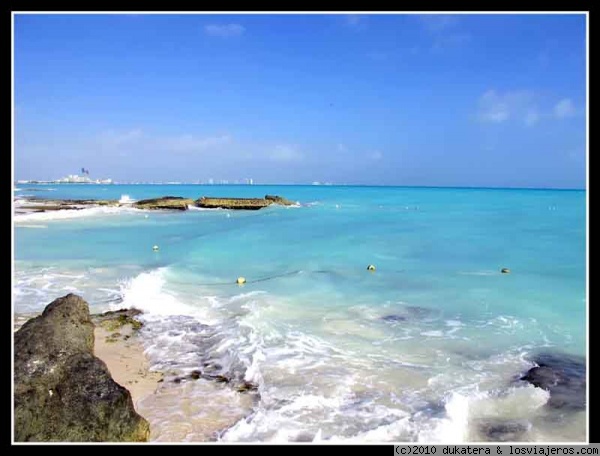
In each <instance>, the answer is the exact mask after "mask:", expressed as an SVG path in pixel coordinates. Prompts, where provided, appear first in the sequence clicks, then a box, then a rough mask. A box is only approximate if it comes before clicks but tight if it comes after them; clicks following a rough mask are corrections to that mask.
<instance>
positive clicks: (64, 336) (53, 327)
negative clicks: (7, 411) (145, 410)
mask: <svg viewBox="0 0 600 456" xmlns="http://www.w3.org/2000/svg"><path fill="white" fill-rule="evenodd" d="M14 342H15V343H14V347H15V365H14V411H15V441H63V442H85V441H96V442H97V441H103V442H105V441H123V442H128V441H129V442H139V441H146V440H147V439H148V436H149V433H150V427H149V425H148V422H147V421H146V420H145V419H144V418H142V417H141V416H140V415H138V413H137V412H136V411H135V409H134V407H133V401H132V400H131V395H130V394H129V391H128V390H127V389H125V388H124V387H122V386H121V385H119V384H118V383H116V382H115V381H114V380H113V379H112V377H111V375H110V372H109V371H108V368H107V367H106V364H105V363H104V362H103V361H102V360H100V359H99V358H97V357H95V356H94V351H93V350H94V324H93V323H92V321H91V319H90V312H89V307H88V304H87V302H85V300H83V299H82V298H81V297H79V296H77V295H74V294H68V295H66V296H64V297H62V298H58V299H56V300H55V301H53V302H52V303H50V304H49V305H48V306H47V307H46V308H45V309H44V312H43V313H42V315H40V316H38V317H36V318H33V319H31V320H29V321H28V322H27V323H25V324H24V325H23V326H22V327H21V328H20V329H19V330H18V331H17V332H16V333H15V334H14Z"/></svg>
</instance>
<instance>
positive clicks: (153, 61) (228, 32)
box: [14, 14, 586, 188]
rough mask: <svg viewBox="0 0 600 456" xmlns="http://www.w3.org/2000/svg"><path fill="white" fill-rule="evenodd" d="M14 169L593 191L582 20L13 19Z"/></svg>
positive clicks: (43, 174) (33, 173)
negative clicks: (589, 187) (588, 175)
mask: <svg viewBox="0 0 600 456" xmlns="http://www.w3.org/2000/svg"><path fill="white" fill-rule="evenodd" d="M14 55H15V58H14V84H15V95H14V96H15V151H14V164H15V178H16V179H54V178H59V177H62V176H65V175H67V174H71V173H77V172H79V170H80V169H81V167H86V168H87V169H89V170H90V176H91V177H111V178H113V179H116V180H120V181H123V180H127V181H134V180H161V181H167V180H179V181H196V180H207V179H209V178H213V179H228V180H235V179H244V178H247V177H252V178H253V179H254V181H255V182H263V183H304V182H312V181H322V182H333V183H339V184H384V185H432V186H438V185H439V186H508V187H563V188H584V187H585V167H586V163H585V150H586V132H585V123H586V117H585V102H586V89H585V82H586V79H585V78H586V75H585V67H586V40H585V16H584V15H506V14H503V15H459V14H456V15H414V14H393V15H392V14H386V15H341V14H336V15H321V14H319V15H309V14H299V15H275V14H261V15H254V14H245V15H244V14H240V15H214V14H206V15H202V14H200V15H197V14H195V15H144V14H138V15H122V14H121V15H15V19H14Z"/></svg>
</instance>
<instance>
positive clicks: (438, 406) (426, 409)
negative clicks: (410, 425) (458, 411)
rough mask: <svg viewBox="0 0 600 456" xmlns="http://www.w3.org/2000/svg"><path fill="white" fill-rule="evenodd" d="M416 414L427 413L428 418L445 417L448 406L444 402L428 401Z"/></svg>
mask: <svg viewBox="0 0 600 456" xmlns="http://www.w3.org/2000/svg"><path fill="white" fill-rule="evenodd" d="M415 415H425V416H426V417H427V418H443V417H445V416H446V406H445V405H444V403H443V402H427V403H426V404H425V405H424V406H423V407H420V408H419V409H418V410H417V412H416V413H415Z"/></svg>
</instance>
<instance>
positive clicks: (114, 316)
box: [91, 309, 143, 331]
mask: <svg viewBox="0 0 600 456" xmlns="http://www.w3.org/2000/svg"><path fill="white" fill-rule="evenodd" d="M141 313H142V311H141V310H139V309H119V310H112V311H110V312H104V313H102V314H94V315H92V316H91V318H92V322H93V323H94V324H95V325H100V326H102V327H103V328H105V329H107V330H108V331H114V330H116V329H118V328H121V327H122V326H125V325H131V327H132V329H134V330H138V329H140V328H141V327H142V326H143V323H142V322H140V321H138V320H136V319H135V318H133V317H135V316H136V315H140V314H141Z"/></svg>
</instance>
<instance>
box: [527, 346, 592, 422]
mask: <svg viewBox="0 0 600 456" xmlns="http://www.w3.org/2000/svg"><path fill="white" fill-rule="evenodd" d="M533 361H534V362H535V363H536V364H537V366H536V367H533V368H531V369H529V371H527V373H526V374H525V375H524V376H522V377H521V378H520V379H521V380H524V381H526V382H529V383H531V384H532V385H533V386H535V387H538V388H542V389H544V390H546V391H548V392H549V393H550V399H549V400H548V402H547V403H546V405H547V406H548V407H551V408H556V409H567V410H584V409H585V406H586V391H585V389H586V378H585V369H586V366H585V358H583V357H580V356H574V355H567V354H561V353H543V354H539V355H538V356H536V357H535V358H534V359H533Z"/></svg>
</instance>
